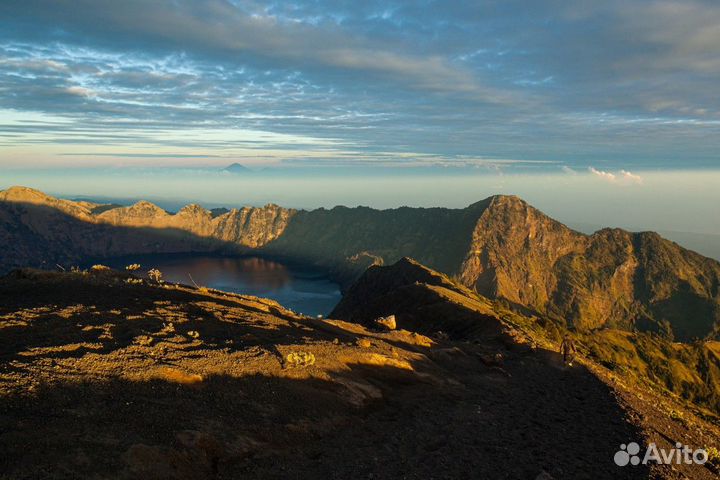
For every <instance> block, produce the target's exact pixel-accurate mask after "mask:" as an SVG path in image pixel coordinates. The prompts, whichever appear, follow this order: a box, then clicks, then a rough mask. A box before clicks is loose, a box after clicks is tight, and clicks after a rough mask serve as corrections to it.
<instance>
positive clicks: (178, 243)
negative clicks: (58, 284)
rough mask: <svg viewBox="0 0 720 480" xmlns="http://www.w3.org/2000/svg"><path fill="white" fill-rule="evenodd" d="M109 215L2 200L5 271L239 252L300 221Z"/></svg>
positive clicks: (250, 212) (85, 205) (253, 211)
mask: <svg viewBox="0 0 720 480" xmlns="http://www.w3.org/2000/svg"><path fill="white" fill-rule="evenodd" d="M104 207H105V206H103V205H98V204H93V203H90V202H71V201H67V200H59V199H56V198H53V197H50V196H48V195H45V194H44V193H42V192H38V191H37V190H33V189H29V188H25V187H13V188H10V189H8V190H6V191H3V192H0V244H1V245H2V246H3V249H4V252H3V253H2V254H1V255H0V269H3V270H7V269H8V268H12V267H21V266H28V265H33V266H43V265H44V266H46V267H53V266H54V264H55V263H68V262H70V263H72V262H78V261H80V260H82V259H83V258H85V257H109V256H115V255H128V254H141V253H173V252H188V251H214V250H224V251H232V252H239V251H243V249H244V250H247V249H248V248H258V247H261V246H263V245H265V244H266V243H268V242H271V241H272V240H274V239H275V238H277V237H278V236H279V235H280V234H282V232H283V230H284V229H285V228H286V226H287V224H288V221H289V220H290V218H291V217H292V216H293V215H294V213H295V211H294V210H290V209H284V208H281V207H278V206H277V205H267V206H265V207H262V208H252V207H246V208H243V209H240V210H237V209H233V210H230V211H228V212H225V213H223V214H221V215H218V216H213V215H212V213H211V212H209V211H207V210H205V209H203V208H202V207H200V206H198V205H188V206H186V207H185V208H183V209H182V210H180V211H179V212H178V213H176V214H174V215H173V214H170V213H168V212H166V211H164V210H163V209H161V208H160V207H158V206H156V205H153V204H152V203H150V202H145V201H141V202H138V203H136V204H134V205H132V206H129V207H116V208H108V209H106V208H104ZM94 212H98V213H94Z"/></svg>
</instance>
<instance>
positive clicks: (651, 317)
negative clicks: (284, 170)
mask: <svg viewBox="0 0 720 480" xmlns="http://www.w3.org/2000/svg"><path fill="white" fill-rule="evenodd" d="M0 244H2V245H3V246H6V247H7V248H6V249H5V251H4V252H3V253H2V254H0V269H5V270H7V269H8V268H9V267H12V266H25V265H42V264H44V265H45V266H46V267H48V266H53V265H54V264H55V263H57V262H61V263H68V262H73V261H75V262H77V261H78V260H79V259H81V258H83V257H87V256H93V257H102V256H112V255H121V254H122V255H126V254H139V253H155V252H186V251H209V250H219V251H227V252H238V251H244V252H247V251H254V252H258V253H261V254H271V255H278V256H285V257H292V258H294V259H296V260H299V261H302V262H307V263H314V264H318V265H321V266H323V267H325V268H327V269H328V270H330V271H332V272H333V275H334V276H335V277H336V278H338V279H339V280H340V281H342V282H343V283H344V284H345V285H349V284H350V283H351V282H352V281H353V280H354V279H355V278H357V277H358V276H359V275H360V274H361V273H362V272H363V271H364V270H365V268H366V267H368V266H369V265H373V264H380V265H381V264H385V263H393V262H395V261H397V260H399V259H400V258H402V257H404V256H411V257H413V258H415V259H417V260H418V261H420V262H421V263H423V264H425V265H428V266H429V267H431V268H434V269H436V270H439V271H442V272H444V273H446V274H449V275H452V276H455V277H456V278H458V279H459V280H460V281H461V282H462V283H463V284H464V285H466V286H467V287H470V288H475V289H477V290H478V291H479V292H480V293H482V294H484V295H485V296H488V297H491V298H498V299H504V300H505V301H507V302H508V303H509V304H511V305H514V306H516V307H522V308H527V309H530V310H532V311H535V312H537V313H540V314H542V315H545V316H549V317H552V318H554V319H556V320H561V321H566V322H568V324H570V325H572V326H573V327H575V328H577V329H578V330H581V331H592V330H594V329H597V328H601V327H613V328H623V329H627V330H633V329H640V330H643V331H653V332H660V333H663V334H664V335H666V336H674V337H675V338H676V339H679V340H684V341H685V340H691V339H693V338H703V337H706V336H718V334H719V333H720V263H718V262H716V261H714V260H711V259H708V258H705V257H702V256H701V255H698V254H696V253H694V252H691V251H688V250H685V249H683V248H682V247H680V246H678V245H676V244H674V243H672V242H669V241H667V240H664V239H662V238H661V237H660V236H658V235H657V234H654V233H651V232H643V233H630V232H626V231H623V230H619V229H605V230H601V231H598V232H596V233H595V234H593V235H584V234H581V233H578V232H575V231H573V230H571V229H569V228H567V227H566V226H564V225H563V224H561V223H559V222H557V221H555V220H553V219H551V218H549V217H547V216H546V215H544V214H543V213H542V212H540V211H538V210H536V209H535V208H533V207H532V206H530V205H528V204H527V203H525V202H524V201H522V200H521V199H519V198H517V197H513V196H495V197H491V198H488V199H486V200H483V201H481V202H478V203H476V204H473V205H470V206H469V207H467V208H465V209H455V210H453V209H445V208H428V209H425V208H407V207H404V208H398V209H392V210H373V209H370V208H366V207H358V208H346V207H336V208H333V209H331V210H326V209H318V210H313V211H294V210H287V209H283V208H280V207H277V206H274V205H268V206H266V207H263V208H244V209H242V210H232V211H229V212H225V213H219V214H218V215H213V214H212V213H211V212H208V211H207V210H204V209H202V208H200V207H198V206H188V207H186V208H184V209H183V210H181V211H180V212H178V213H177V214H175V215H171V214H168V213H167V212H164V211H163V210H161V209H159V208H158V207H156V206H154V205H152V204H149V203H147V202H140V203H138V204H136V205H134V206H132V207H123V208H107V207H103V206H99V205H93V204H87V203H81V202H69V201H65V200H57V199H53V198H51V197H48V196H46V195H44V194H42V193H40V192H36V191H33V190H30V189H26V188H21V187H18V188H13V189H10V190H7V191H5V192H2V193H0Z"/></svg>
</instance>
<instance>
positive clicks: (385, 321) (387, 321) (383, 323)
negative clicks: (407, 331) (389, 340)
mask: <svg viewBox="0 0 720 480" xmlns="http://www.w3.org/2000/svg"><path fill="white" fill-rule="evenodd" d="M375 325H377V326H378V327H381V328H384V329H385V330H395V329H396V328H397V322H396V321H395V315H388V316H387V317H380V318H377V319H375Z"/></svg>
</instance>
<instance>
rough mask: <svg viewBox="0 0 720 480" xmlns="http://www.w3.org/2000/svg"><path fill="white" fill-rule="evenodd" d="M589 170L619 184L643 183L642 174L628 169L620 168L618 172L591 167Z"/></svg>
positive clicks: (603, 178)
mask: <svg viewBox="0 0 720 480" xmlns="http://www.w3.org/2000/svg"><path fill="white" fill-rule="evenodd" d="M588 170H589V171H590V173H592V174H593V175H595V176H596V177H598V178H600V179H602V180H605V181H606V182H610V183H614V184H617V185H641V184H642V183H643V178H642V177H641V176H640V175H636V174H634V173H631V172H628V171H627V170H620V172H618V174H615V173H612V172H606V171H604V170H598V169H596V168H594V167H589V168H588Z"/></svg>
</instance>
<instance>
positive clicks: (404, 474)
mask: <svg viewBox="0 0 720 480" xmlns="http://www.w3.org/2000/svg"><path fill="white" fill-rule="evenodd" d="M378 286H381V287H382V288H383V291H384V293H385V297H383V298H384V299H383V298H380V297H379V296H378V293H377V291H376V290H375V289H376V288H377V287H378ZM373 298H374V299H375V302H374V303H373V302H372V301H370V300H372V299H373ZM402 299H405V301H404V302H402V301H400V300H402ZM408 299H410V300H408ZM390 303H392V304H394V309H395V313H397V316H396V318H397V322H398V329H397V330H387V329H382V330H381V329H379V328H376V325H375V324H374V323H373V321H372V318H373V317H375V316H376V315H380V314H385V313H387V312H384V311H382V310H383V309H387V308H389V306H388V305H390ZM361 305H362V306H364V308H362V309H361V308H359V307H360V306H361ZM373 309H374V310H373ZM355 312H357V316H356V317H353V315H355ZM335 313H336V315H334V316H342V317H344V318H347V319H348V320H352V321H342V320H330V319H317V318H309V317H303V316H298V315H296V314H294V313H293V312H290V311H287V310H285V309H284V308H282V307H281V306H280V305H278V304H277V303H275V302H273V301H270V300H264V299H258V298H253V297H246V296H241V295H234V294H228V293H224V292H220V291H215V290H207V289H197V288H191V287H186V286H181V285H167V284H156V283H152V282H147V281H140V280H139V279H135V278H133V277H132V276H131V275H126V274H120V273H115V272H108V271H95V272H89V273H48V272H40V271H30V270H23V271H16V272H14V273H13V274H11V275H9V276H7V277H5V278H3V279H2V280H0V338H2V342H1V343H0V478H3V479H4V478H13V479H15V478H28V479H30V478H33V479H35V478H48V479H56V478H68V479H70V478H73V479H75V478H119V479H136V478H137V479H140V478H142V479H205V478H208V479H211V478H213V479H214V478H217V479H228V478H278V479H288V478H330V479H333V478H337V479H347V478H359V479H368V478H373V479H395V478H408V479H416V478H417V479H420V478H422V479H431V478H437V479H444V478H447V479H455V478H488V479H544V480H548V479H565V478H567V479H583V478H587V479H604V478H607V479H617V478H673V479H675V478H677V479H680V478H698V479H703V478H715V475H716V473H715V471H714V470H713V467H712V466H711V465H706V466H685V465H681V466H675V467H660V466H654V467H652V468H648V467H643V466H636V467H629V466H628V467H618V466H616V465H615V463H614V462H613V456H614V454H615V453H616V451H617V450H618V447H619V445H620V444H625V443H628V442H630V441H637V442H638V443H641V444H646V443H647V442H650V441H653V442H658V443H659V444H662V445H671V444H674V442H676V441H681V442H684V443H686V444H688V445H693V446H695V447H699V446H708V445H718V444H719V443H718V441H719V440H720V430H719V429H718V427H717V424H716V423H713V422H715V420H714V419H713V418H712V417H711V416H710V417H707V418H706V419H702V418H700V416H699V415H696V413H697V412H694V411H693V410H690V409H688V408H686V407H685V406H684V405H683V404H682V402H680V401H676V400H673V399H672V398H670V397H663V396H661V395H658V394H657V393H655V392H654V391H653V390H652V389H640V388H639V387H638V386H636V385H634V384H632V383H630V382H627V381H626V380H625V379H624V378H623V377H622V376H618V375H616V374H615V373H611V372H609V371H608V370H606V369H605V368H603V367H600V366H598V365H597V364H595V363H593V362H591V361H587V360H586V361H582V362H581V363H580V364H576V365H575V366H573V367H571V368H568V367H564V366H563V365H562V362H561V361H560V359H559V358H558V355H557V354H556V353H554V351H553V350H555V349H556V348H557V345H556V344H554V343H553V341H552V340H551V339H549V338H548V337H546V336H544V335H543V334H542V332H540V331H539V330H538V329H537V326H536V324H534V323H532V322H529V321H527V320H528V319H523V318H522V317H519V316H518V315H517V314H513V313H510V312H509V311H505V310H503V309H501V308H500V307H499V306H498V305H497V304H495V303H493V302H491V301H489V300H487V299H484V298H483V297H480V296H478V295H476V294H474V293H473V292H471V291H469V290H467V289H465V288H464V287H462V286H459V285H457V284H454V283H453V282H451V281H450V280H449V279H448V278H447V277H445V276H443V275H440V274H437V273H436V272H432V271H430V270H427V269H425V268H424V267H422V266H420V265H418V264H415V263H414V262H411V261H402V262H401V263H400V264H398V265H396V267H395V269H393V268H386V269H374V273H373V274H372V277H371V278H369V279H368V278H367V277H366V278H365V280H364V283H363V282H359V284H358V286H357V287H356V288H354V289H351V291H350V292H349V293H348V295H347V296H346V299H345V300H344V303H343V304H341V305H340V306H339V307H338V309H337V310H336V312H335ZM418 332H421V333H418ZM672 412H675V413H674V414H673V413H672Z"/></svg>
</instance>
